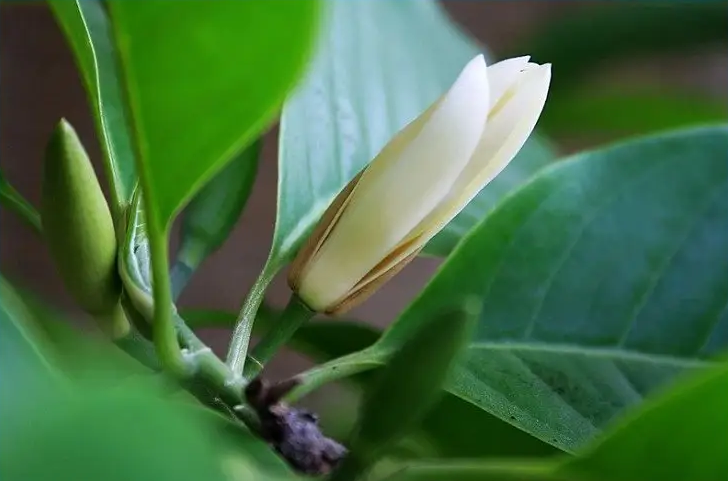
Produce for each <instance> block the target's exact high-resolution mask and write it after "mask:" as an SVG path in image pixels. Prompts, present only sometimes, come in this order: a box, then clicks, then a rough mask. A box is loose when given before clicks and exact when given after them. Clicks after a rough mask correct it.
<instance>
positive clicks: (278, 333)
mask: <svg viewBox="0 0 728 481" xmlns="http://www.w3.org/2000/svg"><path fill="white" fill-rule="evenodd" d="M315 314H316V313H315V312H314V311H312V310H311V309H310V308H309V307H308V306H307V305H306V304H305V303H304V302H303V301H302V300H301V298H300V297H298V296H297V295H296V294H293V295H291V298H290V299H289V301H288V305H287V306H286V308H285V309H284V310H283V312H282V313H281V315H280V317H279V319H278V322H277V323H275V324H274V325H273V326H272V327H271V329H269V330H268V332H267V333H265V335H264V336H263V338H262V339H261V340H260V342H259V343H258V344H256V346H255V347H254V348H253V352H252V353H251V355H250V357H251V358H252V359H253V360H254V361H255V363H254V364H253V363H251V364H248V365H247V366H245V371H244V373H243V377H244V378H245V379H253V378H254V377H255V376H257V375H258V373H259V372H260V371H261V369H262V367H263V366H265V364H266V363H267V362H268V361H270V360H271V358H272V357H273V356H274V355H275V353H276V352H278V350H279V349H280V348H281V347H282V346H283V345H284V344H285V343H286V342H288V341H289V340H290V339H291V337H293V335H294V334H295V333H296V331H297V330H298V328H299V327H301V326H302V325H303V324H305V323H306V322H307V321H309V320H310V319H311V318H312V317H313V316H314V315H315Z"/></svg>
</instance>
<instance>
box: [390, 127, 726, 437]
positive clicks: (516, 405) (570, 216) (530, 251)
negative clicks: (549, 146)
mask: <svg viewBox="0 0 728 481" xmlns="http://www.w3.org/2000/svg"><path fill="white" fill-rule="evenodd" d="M726 152H728V128H726V127H720V128H705V129H691V130H686V131H680V132H674V133H670V134H667V135H661V136H653V137H649V138H642V139H636V140H633V141H630V142H626V143H622V144H618V145H615V146H611V147H608V148H605V149H602V150H596V151H593V152H586V153H583V154H580V155H577V156H575V157H572V158H571V159H568V160H564V161H561V162H559V163H558V164H556V165H554V166H553V167H551V168H548V169H547V170H545V171H543V172H542V173H541V174H539V175H538V176H537V177H536V179H535V180H533V181H531V182H530V183H529V184H528V185H527V186H525V187H523V188H522V189H521V190H519V191H518V192H517V193H516V194H515V195H513V196H510V197H509V198H508V199H507V200H505V201H504V202H503V203H501V204H500V205H499V206H498V207H497V208H496V209H495V211H494V212H493V213H492V214H491V215H490V216H489V217H488V218H486V220H485V221H484V222H483V223H482V224H480V225H479V226H478V227H477V228H476V230H475V231H474V232H473V233H472V234H471V235H469V236H468V237H467V239H466V240H465V241H464V242H463V243H462V244H461V245H460V246H459V247H458V249H457V250H456V251H455V253H454V254H453V256H452V257H451V258H450V259H449V260H448V261H447V262H446V263H445V264H444V265H443V266H442V267H441V269H440V271H439V272H438V273H437V274H436V275H435V277H434V278H433V279H432V281H431V282H430V284H429V285H428V286H427V287H426V288H425V290H424V291H423V292H422V293H421V294H420V296H419V297H418V298H417V299H416V300H415V301H414V302H413V304H411V305H410V306H409V307H408V308H407V310H406V311H405V312H404V313H403V314H402V315H401V317H400V318H399V319H398V320H397V321H396V322H395V323H394V324H392V325H391V326H390V328H389V329H388V330H387V331H385V333H384V334H383V337H382V339H381V340H380V341H379V345H380V346H381V347H383V348H387V347H388V346H396V345H398V344H399V343H400V342H401V341H400V339H402V338H403V337H406V336H408V335H409V333H410V332H412V331H414V330H416V329H417V328H418V325H419V324H420V323H421V322H423V320H424V319H427V316H428V315H429V313H431V312H433V311H434V310H438V309H442V308H444V307H446V306H449V305H452V303H456V302H460V299H462V298H464V297H465V296H471V295H479V296H481V297H482V299H483V302H484V304H483V305H484V308H483V312H482V313H481V323H480V326H479V329H478V331H477V334H476V341H475V342H474V343H473V345H472V346H471V348H470V349H469V350H468V355H467V356H466V359H465V361H464V362H463V363H462V364H461V365H460V366H459V368H458V369H457V370H456V372H455V375H454V376H453V380H452V382H450V383H449V386H448V389H449V390H450V391H451V392H453V393H454V394H456V395H457V396H460V397H462V398H463V399H465V400H467V401H470V402H472V403H473V404H475V405H477V406H480V407H481V408H483V409H485V410H487V411H488V412H490V413H492V414H495V415H496V416H498V417H500V418H501V419H503V420H504V421H506V422H509V423H511V424H514V425H516V426H519V427H520V428H522V429H524V430H525V431H527V432H529V433H531V434H533V435H534V436H536V437H538V438H539V439H541V440H543V441H546V442H549V443H551V444H553V445H555V446H558V447H560V448H562V449H566V450H573V449H575V448H577V447H579V446H580V445H582V444H583V443H584V442H586V441H588V440H590V439H591V438H593V437H594V436H595V435H597V434H599V433H600V432H601V430H602V428H603V427H604V426H605V425H606V424H607V423H608V422H610V421H611V420H612V419H613V418H614V416H615V415H617V414H619V413H621V412H622V411H623V410H624V409H625V408H628V407H631V406H634V405H636V404H638V403H640V402H641V401H642V399H643V397H644V396H645V395H646V394H647V393H649V392H651V391H652V390H653V389H655V388H657V387H659V386H661V385H664V383H665V382H668V381H669V380H670V379H672V377H673V376H674V375H675V374H677V373H679V372H680V371H683V370H685V369H688V368H691V367H696V366H701V365H704V364H705V363H706V360H707V359H709V358H710V356H712V355H714V354H716V353H717V352H719V350H721V349H725V348H726V347H728V311H726V310H725V305H726V302H728V257H726V256H725V255H724V253H725V252H724V251H725V246H726V245H728V162H726V161H725V160H726V159H725V157H726Z"/></svg>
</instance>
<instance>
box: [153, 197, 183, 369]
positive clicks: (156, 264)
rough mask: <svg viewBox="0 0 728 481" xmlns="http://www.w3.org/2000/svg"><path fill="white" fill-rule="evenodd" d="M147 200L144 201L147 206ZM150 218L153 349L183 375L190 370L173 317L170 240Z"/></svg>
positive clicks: (171, 367) (162, 359) (168, 366)
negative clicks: (169, 263) (167, 242)
mask: <svg viewBox="0 0 728 481" xmlns="http://www.w3.org/2000/svg"><path fill="white" fill-rule="evenodd" d="M146 199H147V197H146V196H145V197H144V199H143V200H144V201H145V202H146ZM146 211H147V213H148V215H147V234H148V236H149V250H150V254H151V267H152V280H153V289H152V291H153V294H154V322H153V324H152V335H153V339H154V346H155V347H156V348H157V352H158V354H159V359H160V360H161V361H162V365H164V366H165V367H166V368H167V369H169V370H170V371H172V372H173V373H175V374H179V375H184V373H185V372H186V371H187V369H188V366H187V363H186V362H185V359H184V357H183V356H182V353H181V352H180V346H179V342H178V341H177V330H176V329H175V323H174V317H173V315H172V302H173V301H172V291H171V289H170V284H169V270H168V266H167V264H168V263H167V244H166V239H167V236H166V235H163V233H162V230H161V229H159V226H158V222H157V220H156V219H153V218H154V217H155V216H154V215H150V214H149V210H148V209H147V210H146Z"/></svg>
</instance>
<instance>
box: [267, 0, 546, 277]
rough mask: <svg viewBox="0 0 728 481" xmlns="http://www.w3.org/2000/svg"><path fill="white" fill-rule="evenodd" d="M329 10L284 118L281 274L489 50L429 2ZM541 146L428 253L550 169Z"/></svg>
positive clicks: (277, 258) (277, 255) (333, 4)
mask: <svg viewBox="0 0 728 481" xmlns="http://www.w3.org/2000/svg"><path fill="white" fill-rule="evenodd" d="M327 6H328V7H329V8H328V11H327V14H328V15H327V17H326V22H325V24H324V29H323V33H322V35H321V37H320V38H319V44H318V50H317V54H316V57H315V60H314V62H313V64H312V65H311V66H310V68H309V71H308V73H307V75H306V77H305V79H304V81H303V82H302V85H299V86H298V88H297V89H296V91H295V92H294V93H293V95H292V96H291V97H290V98H289V99H288V100H287V102H286V104H285V107H284V109H283V115H282V118H281V134H280V154H279V166H278V171H279V176H280V180H279V189H278V213H277V220H276V229H275V234H274V240H273V246H272V252H271V259H270V260H269V264H270V265H273V266H274V267H275V268H277V267H280V264H282V263H283V262H284V261H285V260H286V259H287V258H288V257H289V256H291V255H292V254H293V253H295V251H296V250H297V249H298V247H299V245H300V243H301V241H302V240H303V239H305V237H306V236H307V234H308V232H309V231H310V229H311V228H312V227H313V226H314V224H315V223H316V222H317V220H318V219H319V217H320V216H321V215H322V214H323V212H324V210H325V209H326V207H327V206H328V204H329V203H330V202H331V200H332V199H333V198H334V196H335V195H336V194H337V193H338V192H339V190H341V188H342V187H344V185H345V184H346V183H347V182H348V181H349V180H351V178H353V177H354V175H356V173H357V172H359V171H360V170H361V169H362V168H363V167H364V166H365V165H367V164H368V163H369V162H370V161H371V160H372V159H373V158H374V156H375V155H376V154H377V153H378V152H379V151H380V150H381V148H382V147H384V145H385V144H386V143H387V141H389V139H390V138H391V137H392V136H393V135H394V134H395V133H396V132H397V131H399V130H400V129H401V128H402V127H404V126H405V125H406V124H407V123H408V122H410V121H412V120H413V119H414V118H415V117H416V116H417V115H419V114H420V113H422V111H424V110H425V109H426V108H427V107H428V106H429V105H430V104H431V103H432V102H434V101H435V100H436V99H437V98H438V97H439V96H440V95H442V94H443V93H444V92H445V91H446V90H447V89H448V88H449V87H450V85H451V84H452V82H453V81H454V80H455V78H456V77H457V75H458V74H459V73H460V71H461V69H462V68H463V67H464V66H465V64H466V63H467V61H469V60H470V59H471V58H472V57H474V56H475V55H476V54H478V53H479V52H480V51H481V50H482V48H481V47H480V46H478V45H476V44H475V43H474V42H473V41H472V40H471V39H470V38H469V37H468V36H466V35H465V33H464V32H463V31H462V30H461V29H460V28H459V27H458V26H457V25H456V24H454V23H453V22H451V21H450V20H449V18H448V17H447V15H446V14H445V13H444V12H443V10H442V9H441V7H440V5H439V4H438V3H437V2H435V1H432V0H400V1H396V2H337V1H330V2H328V3H327ZM537 142H538V141H537V140H535V139H534V140H531V141H530V142H529V145H532V147H531V148H527V149H526V150H525V151H524V152H531V153H533V154H534V157H533V158H530V157H528V158H526V156H527V155H529V154H527V153H524V154H522V155H520V156H519V159H516V160H515V161H514V162H513V164H512V165H511V166H509V167H508V169H507V172H508V173H507V174H503V175H501V176H499V177H498V180H496V181H495V182H494V183H493V184H492V186H490V187H489V188H488V189H486V190H485V191H484V192H483V193H482V194H481V196H482V198H481V197H478V198H476V199H475V200H474V201H473V202H472V203H471V206H470V207H468V208H467V209H466V211H465V212H463V213H462V214H461V215H460V216H459V217H458V218H457V219H455V220H454V221H453V224H452V227H447V228H446V229H445V232H444V233H443V234H441V236H440V237H438V238H437V239H436V240H435V241H433V242H434V244H433V248H432V249H429V250H428V252H429V253H431V254H433V255H445V254H446V253H447V252H448V251H449V249H450V248H451V246H452V245H453V244H454V243H455V242H457V240H458V239H459V238H460V236H461V235H462V234H463V232H465V231H467V229H468V227H470V226H471V225H473V224H474V222H476V221H477V219H479V218H480V217H481V216H482V215H483V213H484V211H485V210H487V209H489V208H490V207H491V205H492V202H493V199H494V198H495V197H497V196H498V195H500V193H501V192H503V191H505V190H506V189H507V188H509V187H510V186H512V185H513V184H515V183H518V182H520V181H521V180H523V179H525V178H526V177H527V176H528V175H530V174H531V173H532V172H533V170H534V169H535V168H537V167H539V166H541V165H543V163H545V161H546V160H547V158H548V157H549V155H548V153H547V151H546V147H541V146H539V145H535V144H537ZM496 184H499V185H496ZM474 219H475V220H474Z"/></svg>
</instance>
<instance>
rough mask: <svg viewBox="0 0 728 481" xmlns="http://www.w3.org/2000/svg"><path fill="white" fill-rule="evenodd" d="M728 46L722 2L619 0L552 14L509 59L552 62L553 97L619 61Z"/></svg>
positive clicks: (727, 20)
mask: <svg viewBox="0 0 728 481" xmlns="http://www.w3.org/2000/svg"><path fill="white" fill-rule="evenodd" d="M726 45H728V5H726V3H725V2H723V1H720V2H714V1H711V2H700V4H697V2H642V3H636V2H620V3H618V4H611V5H601V6H598V7H592V6H590V7H588V8H583V9H582V10H574V11H571V12H570V13H569V14H568V15H562V16H559V17H553V18H552V19H551V20H550V21H548V22H543V23H542V27H541V29H540V30H536V31H535V32H533V33H532V34H531V35H529V36H528V37H526V38H524V39H523V41H522V42H520V43H519V46H518V47H517V48H515V49H513V50H512V53H511V54H509V55H506V57H509V56H515V55H524V54H529V55H531V56H532V58H533V59H534V61H536V62H550V63H552V64H553V65H554V82H553V83H552V86H551V94H550V95H551V96H552V97H556V96H560V94H562V93H566V92H568V91H569V90H570V89H572V88H574V85H575V84H577V83H579V82H581V81H582V80H583V78H584V77H585V76H586V75H588V74H590V73H591V72H594V71H595V69H596V68H597V67H599V66H601V65H604V64H607V63H608V62H613V61H614V60H618V59H622V58H638V57H640V56H645V55H654V54H662V53H674V52H689V51H692V50H696V49H702V48H705V47H706V46H715V47H717V48H725V47H726ZM554 104H556V102H554ZM547 110H548V109H547Z"/></svg>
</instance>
